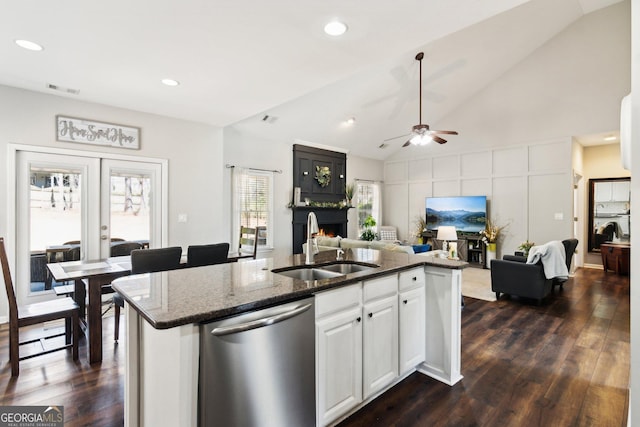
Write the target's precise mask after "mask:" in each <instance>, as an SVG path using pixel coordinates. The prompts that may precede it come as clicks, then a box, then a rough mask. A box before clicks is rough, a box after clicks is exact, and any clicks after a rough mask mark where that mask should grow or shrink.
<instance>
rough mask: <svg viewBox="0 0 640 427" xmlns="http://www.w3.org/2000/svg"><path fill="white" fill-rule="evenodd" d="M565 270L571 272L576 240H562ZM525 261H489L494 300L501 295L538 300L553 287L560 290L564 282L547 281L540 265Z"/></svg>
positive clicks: (513, 258) (509, 258)
mask: <svg viewBox="0 0 640 427" xmlns="http://www.w3.org/2000/svg"><path fill="white" fill-rule="evenodd" d="M562 244H563V246H564V249H565V255H566V263H567V270H569V271H570V270H571V261H572V259H573V253H574V252H575V250H576V247H577V246H578V240H577V239H567V240H563V241H562ZM526 261H527V259H526V258H525V257H521V256H512V255H505V256H504V257H503V259H501V260H496V259H494V260H492V261H491V290H492V291H493V292H495V293H496V299H500V295H501V294H507V295H515V296H518V297H524V298H532V299H535V300H538V304H540V303H541V302H542V299H543V298H544V297H546V296H547V295H549V293H551V291H552V290H553V287H554V286H555V285H559V286H560V288H561V289H562V286H563V284H564V281H560V280H556V279H547V278H546V277H545V274H544V268H543V267H542V263H541V262H538V263H537V264H527V263H526Z"/></svg>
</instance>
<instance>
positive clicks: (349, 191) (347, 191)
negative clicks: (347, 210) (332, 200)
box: [344, 184, 356, 203]
mask: <svg viewBox="0 0 640 427" xmlns="http://www.w3.org/2000/svg"><path fill="white" fill-rule="evenodd" d="M355 192H356V185H355V184H347V185H345V186H344V197H346V198H347V201H348V202H349V203H351V200H353V195H354V194H355Z"/></svg>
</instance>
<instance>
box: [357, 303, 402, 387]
mask: <svg viewBox="0 0 640 427" xmlns="http://www.w3.org/2000/svg"><path fill="white" fill-rule="evenodd" d="M362 358H363V386H362V388H363V391H362V392H363V395H364V397H365V398H367V397H369V396H370V395H372V394H373V393H375V392H376V391H378V390H381V389H382V388H384V386H386V385H387V384H389V383H390V382H391V381H393V380H394V379H395V378H396V377H397V376H398V298H397V294H396V295H393V296H390V297H386V298H384V299H381V300H377V301H374V302H370V303H367V304H365V306H364V342H363V356H362Z"/></svg>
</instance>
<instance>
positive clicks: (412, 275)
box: [398, 268, 425, 292]
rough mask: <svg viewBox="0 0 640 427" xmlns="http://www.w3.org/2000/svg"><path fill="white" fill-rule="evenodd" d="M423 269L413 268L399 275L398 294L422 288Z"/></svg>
mask: <svg viewBox="0 0 640 427" xmlns="http://www.w3.org/2000/svg"><path fill="white" fill-rule="evenodd" d="M424 283H425V282H424V269H422V268H414V269H412V270H408V271H403V272H401V273H400V278H399V282H398V289H399V290H400V292H402V291H406V290H408V289H413V288H419V287H420V286H424Z"/></svg>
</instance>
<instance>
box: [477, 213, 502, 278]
mask: <svg viewBox="0 0 640 427" xmlns="http://www.w3.org/2000/svg"><path fill="white" fill-rule="evenodd" d="M503 228H504V227H498V226H497V225H495V224H494V223H493V222H491V220H490V219H488V218H487V222H486V223H485V227H484V230H481V231H480V235H481V236H482V243H484V244H485V245H486V246H487V254H486V256H485V266H486V267H487V268H491V260H492V259H496V254H497V251H498V248H497V243H498V237H499V235H500V231H501V230H502V229H503Z"/></svg>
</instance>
